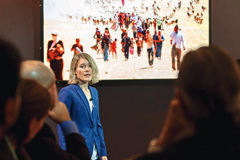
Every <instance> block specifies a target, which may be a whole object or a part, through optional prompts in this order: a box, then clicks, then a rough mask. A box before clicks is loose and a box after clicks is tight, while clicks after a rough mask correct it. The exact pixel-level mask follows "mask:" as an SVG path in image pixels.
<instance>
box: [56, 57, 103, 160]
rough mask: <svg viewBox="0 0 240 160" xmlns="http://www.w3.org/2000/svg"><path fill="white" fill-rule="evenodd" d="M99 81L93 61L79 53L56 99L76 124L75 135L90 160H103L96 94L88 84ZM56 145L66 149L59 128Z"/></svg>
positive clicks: (101, 132) (74, 58)
mask: <svg viewBox="0 0 240 160" xmlns="http://www.w3.org/2000/svg"><path fill="white" fill-rule="evenodd" d="M98 81H99V71H98V68H97V65H96V63H95V62H94V60H93V58H92V57H91V56H90V55H88V54H86V53H80V54H77V55H75V56H74V57H73V59H72V62H71V67H70V78H69V81H68V84H70V85H69V86H67V87H64V88H62V89H61V91H60V92H59V100H60V101H61V102H63V103H65V104H66V106H67V108H68V111H69V113H70V116H71V118H72V120H73V121H75V122H76V123H77V127H78V130H79V133H80V134H81V135H82V136H83V137H84V138H85V142H86V145H87V147H88V150H89V152H90V155H91V157H92V158H91V159H92V160H97V159H99V160H107V151H106V146H105V142H104V136H103V128H102V125H101V123H100V117H99V100H98V92H97V90H96V89H95V88H94V87H91V86H89V85H91V84H95V83H97V82H98ZM58 137H59V144H60V146H61V148H63V149H66V146H65V140H64V136H63V133H62V131H61V128H60V127H58Z"/></svg>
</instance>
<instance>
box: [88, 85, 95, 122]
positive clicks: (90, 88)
mask: <svg viewBox="0 0 240 160" xmlns="http://www.w3.org/2000/svg"><path fill="white" fill-rule="evenodd" d="M88 88H89V90H90V92H91V96H92V99H93V101H92V102H93V110H92V118H93V119H95V118H96V115H97V114H96V109H97V97H96V93H95V92H94V90H93V89H92V87H90V86H89V87H88Z"/></svg>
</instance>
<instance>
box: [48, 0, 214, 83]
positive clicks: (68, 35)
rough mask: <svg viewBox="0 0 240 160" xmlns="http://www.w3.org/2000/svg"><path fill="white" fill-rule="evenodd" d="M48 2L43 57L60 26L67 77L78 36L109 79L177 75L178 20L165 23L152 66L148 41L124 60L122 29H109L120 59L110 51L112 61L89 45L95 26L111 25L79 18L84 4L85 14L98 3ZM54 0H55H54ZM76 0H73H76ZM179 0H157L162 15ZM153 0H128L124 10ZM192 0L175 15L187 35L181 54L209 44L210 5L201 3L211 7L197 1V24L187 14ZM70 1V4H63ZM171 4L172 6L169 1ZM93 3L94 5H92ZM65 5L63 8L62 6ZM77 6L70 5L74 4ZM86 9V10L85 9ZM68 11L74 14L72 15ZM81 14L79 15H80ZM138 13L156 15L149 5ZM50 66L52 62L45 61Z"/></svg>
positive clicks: (205, 1) (184, 0)
mask: <svg viewBox="0 0 240 160" xmlns="http://www.w3.org/2000/svg"><path fill="white" fill-rule="evenodd" d="M48 1H49V2H48V3H45V6H44V8H45V9H46V10H47V9H48V11H45V13H44V18H45V19H44V57H46V53H47V42H48V40H51V31H52V30H58V32H59V35H58V38H59V39H60V40H62V41H63V43H64V49H65V53H64V55H63V60H64V68H63V78H64V80H67V79H68V78H69V68H70V63H71V59H72V57H73V52H71V51H70V49H71V47H72V45H73V44H75V39H76V38H80V41H81V42H80V43H81V44H82V45H83V47H84V52H85V53H88V54H90V55H91V56H92V57H93V58H94V59H95V61H96V63H97V65H98V67H99V71H100V78H101V80H110V79H171V78H176V77H177V74H178V71H173V70H172V68H171V65H172V62H171V45H170V37H169V35H170V34H171V33H172V31H173V28H174V26H175V24H173V25H169V26H168V25H165V23H164V26H163V28H164V30H162V35H163V36H164V38H165V41H164V42H163V49H162V58H161V60H158V59H157V58H154V65H153V68H151V67H149V65H148V58H147V49H146V44H144V47H143V52H142V55H141V57H138V56H137V47H136V45H135V48H134V54H133V55H131V54H130V55H129V60H128V61H124V54H123V53H122V52H121V45H120V42H121V31H120V29H119V30H117V31H114V30H111V29H110V34H111V37H112V39H115V38H117V39H118V42H117V47H118V48H117V52H118V59H113V58H112V55H109V62H104V61H103V54H101V53H99V54H97V53H96V51H94V50H92V49H91V48H90V47H91V46H93V45H94V44H95V43H96V40H95V39H93V35H94V33H95V28H96V27H98V28H99V29H100V30H101V32H102V33H103V32H104V28H106V27H108V28H110V26H111V24H109V25H103V24H100V25H94V24H93V22H92V21H90V22H88V23H84V22H82V21H81V19H80V18H79V17H80V15H81V8H82V7H84V8H85V9H87V10H84V13H85V14H88V15H91V14H93V15H94V14H96V12H95V11H94V10H95V9H96V5H97V4H92V5H90V4H85V3H84V1H82V2H81V4H79V8H78V5H76V4H74V3H67V2H68V0H61V1H58V3H60V4H61V5H60V6H58V7H55V8H52V10H50V8H51V7H50V6H49V5H56V4H55V3H56V1H55V2H50V0H48ZM52 1H53V0H52ZM73 1H74V0H71V2H73ZM76 1H77V0H76ZM178 1H179V0H157V1H156V5H157V6H159V7H160V11H159V12H158V14H159V15H161V16H165V15H167V14H169V13H171V12H172V10H173V8H174V7H177V6H178V5H177V4H178ZM153 2H154V1H153V0H132V1H128V0H125V6H124V7H123V8H122V10H124V11H125V12H132V8H133V6H138V8H141V3H144V6H145V7H146V6H148V7H149V8H151V6H152V4H153ZM189 2H190V0H182V6H181V9H177V10H176V13H175V14H174V16H173V17H172V19H178V25H179V28H180V29H181V31H182V32H183V34H184V36H185V41H186V50H185V51H183V54H182V57H183V56H184V54H185V53H187V52H188V51H189V50H192V49H197V48H198V47H201V46H205V45H208V44H209V8H207V9H206V10H205V11H202V8H201V6H206V7H208V4H209V1H208V0H200V3H199V4H194V13H195V14H194V15H196V13H198V12H199V13H203V23H202V24H198V23H196V22H195V21H194V16H193V15H192V16H191V17H190V18H188V16H187V7H189V6H190V5H189ZM64 3H67V4H68V5H64ZM167 3H169V4H170V6H168V5H167ZM111 5H115V6H120V5H121V3H120V1H112V4H111ZM91 6H92V7H91ZM93 6H94V7H93ZM63 7H64V9H61V8H63ZM73 7H74V8H78V9H74V10H73V9H71V8H73ZM86 12H87V13H86ZM68 15H72V16H71V17H69V16H68ZM77 15H78V16H77ZM139 16H142V17H149V16H151V17H153V13H152V11H151V10H150V9H149V11H148V12H139ZM150 32H151V34H152V35H153V33H154V27H153V26H151V27H150ZM128 35H129V36H130V37H133V33H132V30H131V29H129V31H128ZM44 63H45V64H46V65H47V66H49V63H48V62H46V58H45V62H44Z"/></svg>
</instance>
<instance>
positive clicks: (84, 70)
mask: <svg viewBox="0 0 240 160" xmlns="http://www.w3.org/2000/svg"><path fill="white" fill-rule="evenodd" d="M75 75H76V76H77V79H78V80H80V81H81V82H83V83H88V82H90V81H91V80H92V66H91V64H90V63H89V62H88V60H87V59H84V58H80V59H79V61H78V64H77V67H76V70H75Z"/></svg>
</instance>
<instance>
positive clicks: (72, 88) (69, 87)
mask: <svg viewBox="0 0 240 160" xmlns="http://www.w3.org/2000/svg"><path fill="white" fill-rule="evenodd" d="M76 87H77V86H76V84H70V85H68V86H66V87H63V88H62V89H61V90H60V92H71V91H73V90H74V88H76Z"/></svg>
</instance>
